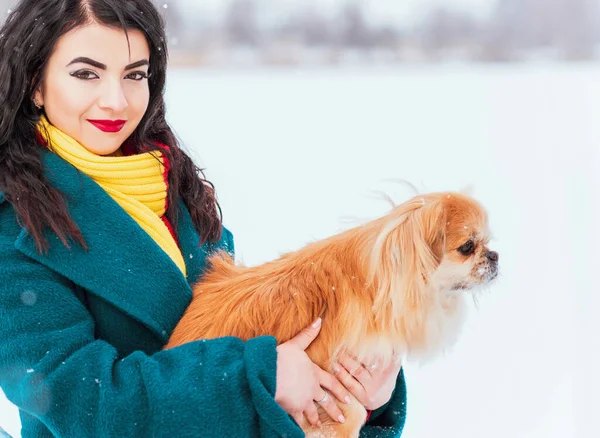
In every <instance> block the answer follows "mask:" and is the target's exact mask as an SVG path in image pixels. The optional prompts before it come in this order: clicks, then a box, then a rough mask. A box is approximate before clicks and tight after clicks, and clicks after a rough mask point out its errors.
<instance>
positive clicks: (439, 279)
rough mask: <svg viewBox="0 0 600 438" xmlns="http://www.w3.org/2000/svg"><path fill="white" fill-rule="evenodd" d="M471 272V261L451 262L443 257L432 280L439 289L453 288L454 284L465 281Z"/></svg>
mask: <svg viewBox="0 0 600 438" xmlns="http://www.w3.org/2000/svg"><path fill="white" fill-rule="evenodd" d="M472 270H473V262H472V260H471V259H468V260H466V261H462V262H460V261H457V260H452V259H451V258H448V257H444V259H443V260H442V263H440V266H438V268H437V270H436V271H435V274H434V276H433V279H434V281H435V283H436V284H437V285H438V286H439V287H441V288H448V287H452V286H454V285H455V284H456V283H461V282H465V281H467V279H469V277H470V276H471V272H472Z"/></svg>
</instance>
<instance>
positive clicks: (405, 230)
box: [370, 196, 446, 326]
mask: <svg viewBox="0 0 600 438" xmlns="http://www.w3.org/2000/svg"><path fill="white" fill-rule="evenodd" d="M445 234H446V215H445V213H444V208H443V205H442V202H441V201H440V200H439V199H438V198H435V197H432V196H429V197H417V198H414V199H413V200H411V201H409V202H407V203H405V204H403V205H401V206H399V207H398V213H397V214H395V215H394V217H392V218H390V220H389V222H388V223H386V224H385V225H384V228H383V230H382V231H381V233H380V235H379V236H378V239H377V241H376V244H375V245H374V248H373V253H372V257H371V268H372V269H371V273H372V276H371V278H370V280H373V281H375V284H376V285H377V287H378V292H377V295H376V297H375V302H374V306H373V310H374V311H375V312H377V313H378V314H379V316H380V318H383V319H387V318H386V317H391V318H393V319H394V320H396V321H398V320H400V319H401V318H400V317H401V316H402V318H406V317H407V316H408V317H409V318H413V317H414V318H416V319H417V320H415V321H414V322H415V323H418V322H419V321H418V320H419V318H420V315H421V312H420V309H421V308H423V304H424V302H425V300H427V299H428V298H427V289H428V287H429V284H430V279H431V276H432V274H433V273H434V271H435V270H436V269H437V267H438V266H439V264H440V262H441V259H442V256H443V251H444V245H445ZM390 306H391V310H392V311H391V314H389V312H386V309H390ZM407 322H408V321H405V325H406V323H407ZM408 325H410V326H413V325H414V324H412V323H411V324H408Z"/></svg>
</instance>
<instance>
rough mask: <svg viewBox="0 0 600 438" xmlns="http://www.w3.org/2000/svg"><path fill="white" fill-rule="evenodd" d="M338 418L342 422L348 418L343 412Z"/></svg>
mask: <svg viewBox="0 0 600 438" xmlns="http://www.w3.org/2000/svg"><path fill="white" fill-rule="evenodd" d="M338 420H339V422H340V423H344V422H345V421H346V419H345V418H344V416H343V415H342V414H340V416H339V417H338Z"/></svg>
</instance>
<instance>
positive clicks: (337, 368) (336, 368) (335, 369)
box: [333, 365, 340, 374]
mask: <svg viewBox="0 0 600 438" xmlns="http://www.w3.org/2000/svg"><path fill="white" fill-rule="evenodd" d="M333 372H334V373H336V374H337V373H339V372H340V367H339V365H334V366H333Z"/></svg>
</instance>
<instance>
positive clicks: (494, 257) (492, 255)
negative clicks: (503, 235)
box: [485, 251, 500, 262]
mask: <svg viewBox="0 0 600 438" xmlns="http://www.w3.org/2000/svg"><path fill="white" fill-rule="evenodd" d="M485 256H486V257H487V258H488V259H489V260H490V261H492V262H498V258H499V257H500V256H499V255H498V253H497V252H496V251H488V252H487V253H486V255H485Z"/></svg>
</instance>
